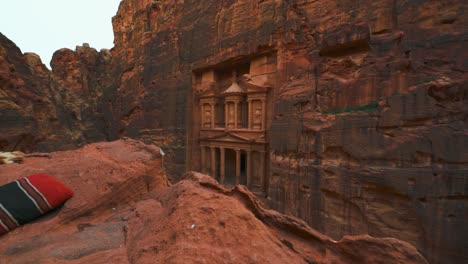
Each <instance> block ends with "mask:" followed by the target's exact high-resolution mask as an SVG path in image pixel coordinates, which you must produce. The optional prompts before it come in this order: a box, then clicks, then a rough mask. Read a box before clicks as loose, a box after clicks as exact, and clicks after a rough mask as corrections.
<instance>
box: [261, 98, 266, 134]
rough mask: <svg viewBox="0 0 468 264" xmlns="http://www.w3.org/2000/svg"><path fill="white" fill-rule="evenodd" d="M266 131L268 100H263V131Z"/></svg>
mask: <svg viewBox="0 0 468 264" xmlns="http://www.w3.org/2000/svg"><path fill="white" fill-rule="evenodd" d="M265 129H266V100H265V99H262V130H265Z"/></svg>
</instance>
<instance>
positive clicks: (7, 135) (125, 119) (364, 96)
mask: <svg viewBox="0 0 468 264" xmlns="http://www.w3.org/2000/svg"><path fill="white" fill-rule="evenodd" d="M466 11H467V4H466V3H464V1H460V0H447V1H436V0H419V1H407V0H378V1H362V0H360V1H355V0H352V1H351V0H325V1H312V0H311V1H306V0H290V1H281V0H264V1H248V0H237V1H235V0H223V1H218V0H216V1H215V0H206V1H194V0H192V1H191V0H173V1H152V0H124V1H122V3H121V5H120V8H119V11H118V13H117V15H116V16H115V17H114V19H113V25H114V34H115V41H114V44H115V47H114V48H113V49H112V50H111V51H100V52H97V51H95V50H94V49H92V48H89V47H87V46H86V45H84V46H83V47H78V48H77V50H76V51H71V50H60V51H57V52H56V54H55V55H54V58H53V60H52V68H53V70H52V72H48V71H47V70H46V69H44V67H42V66H41V63H40V62H38V61H37V58H36V57H34V56H32V55H23V54H21V52H20V51H19V50H18V49H17V48H16V47H13V44H12V43H11V42H9V41H8V40H6V39H5V38H4V37H2V41H1V45H0V46H1V50H0V51H1V53H0V55H1V56H0V59H2V61H0V63H1V64H0V65H1V67H2V69H1V71H0V78H1V79H0V81H1V83H2V86H1V89H0V93H2V94H0V95H1V96H2V100H1V101H0V102H1V105H0V107H1V109H2V112H1V114H0V118H3V119H2V124H1V125H0V132H1V133H0V147H1V148H7V149H13V148H19V149H22V150H25V151H28V150H53V149H54V150H55V149H61V148H73V147H76V146H78V145H81V144H84V143H87V142H93V141H100V140H113V139H116V138H119V137H122V136H130V137H133V138H137V139H141V140H144V141H145V142H148V143H155V144H157V145H158V146H161V147H162V148H163V150H164V151H165V153H166V158H165V161H166V169H167V170H168V172H169V175H170V176H172V177H173V179H174V180H177V179H178V177H179V176H180V175H182V172H183V171H184V170H186V169H193V168H195V169H196V165H194V164H192V162H191V161H192V160H193V159H196V158H197V156H198V155H199V150H197V149H196V148H195V147H194V146H195V145H196V144H195V143H194V140H197V129H196V127H195V126H194V122H195V120H193V118H192V117H193V115H192V114H191V113H192V111H193V109H194V107H195V105H194V104H196V100H195V99H196V96H195V95H194V94H193V91H192V75H193V73H194V71H195V70H197V69H202V68H204V67H209V66H213V65H216V66H217V67H221V68H222V67H224V66H229V65H230V64H232V63H235V61H236V60H243V59H246V58H250V57H254V56H256V55H257V54H261V53H264V52H269V53H270V54H271V53H273V54H275V56H276V59H275V65H274V67H275V69H274V71H275V72H276V77H275V78H276V79H275V80H274V83H275V85H274V89H272V91H271V93H270V95H269V96H270V100H269V102H268V107H267V108H268V109H269V111H268V114H267V140H268V142H269V151H268V158H269V162H268V165H267V175H266V179H267V188H266V196H265V197H264V198H265V201H266V202H267V203H268V204H269V205H270V206H271V207H272V208H274V209H278V210H280V211H283V212H286V213H288V214H291V215H295V216H298V217H300V218H303V219H304V220H306V221H307V222H308V223H309V224H310V225H311V226H312V227H314V228H316V229H318V230H320V231H322V232H324V233H326V234H328V235H330V236H331V237H333V238H340V237H342V236H343V235H346V234H370V235H373V236H378V237H383V236H392V237H396V238H399V239H402V240H405V241H408V242H410V243H411V244H413V245H415V246H416V247H417V248H418V249H419V250H420V251H421V252H422V253H423V255H424V256H425V257H427V258H428V259H429V261H430V262H431V263H456V262H460V260H463V261H465V262H466V261H468V255H467V252H466V250H464V249H465V248H466V247H467V242H466V238H467V237H468V229H467V226H468V223H467V219H468V209H467V208H468V204H467V201H468V194H467V193H468V183H467V181H466V177H467V175H468V166H467V165H468V152H467V149H468V131H467V122H468V121H467V113H468V109H467V107H468V102H467V101H468V97H467V90H468V82H467V78H466V76H467V68H468V64H467V51H466V49H464V47H465V46H466V45H467V37H468V27H467V25H468V21H467V20H468V18H467V16H466V15H464V14H466ZM41 100H42V101H41ZM3 109H6V110H5V111H4V110H3ZM35 109H42V110H41V111H38V110H35ZM4 113H8V114H4ZM40 113H43V114H40ZM4 120H5V121H4ZM5 124H7V125H5ZM186 164H187V168H186V167H185V166H186ZM463 261H462V262H463Z"/></svg>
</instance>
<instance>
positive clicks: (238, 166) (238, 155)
mask: <svg viewBox="0 0 468 264" xmlns="http://www.w3.org/2000/svg"><path fill="white" fill-rule="evenodd" d="M240 176H241V152H240V149H236V184H239V183H240Z"/></svg>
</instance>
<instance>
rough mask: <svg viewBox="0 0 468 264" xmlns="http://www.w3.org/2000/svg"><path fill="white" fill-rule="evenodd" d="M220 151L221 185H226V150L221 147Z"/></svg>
mask: <svg viewBox="0 0 468 264" xmlns="http://www.w3.org/2000/svg"><path fill="white" fill-rule="evenodd" d="M219 151H220V154H221V157H220V159H219V162H220V174H221V175H220V176H221V180H220V181H221V184H224V175H225V165H224V163H225V152H224V148H223V147H221V148H219Z"/></svg>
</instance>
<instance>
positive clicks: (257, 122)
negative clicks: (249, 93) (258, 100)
mask: <svg viewBox="0 0 468 264" xmlns="http://www.w3.org/2000/svg"><path fill="white" fill-rule="evenodd" d="M253 123H254V128H260V127H261V125H262V109H261V108H257V109H255V112H254V119H253Z"/></svg>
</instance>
